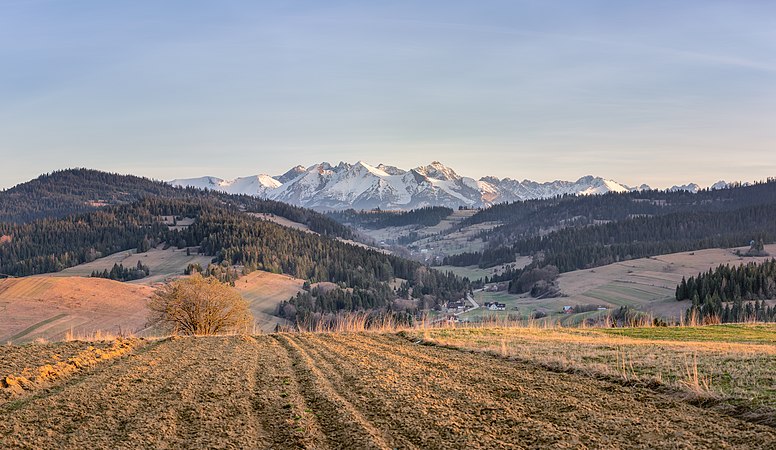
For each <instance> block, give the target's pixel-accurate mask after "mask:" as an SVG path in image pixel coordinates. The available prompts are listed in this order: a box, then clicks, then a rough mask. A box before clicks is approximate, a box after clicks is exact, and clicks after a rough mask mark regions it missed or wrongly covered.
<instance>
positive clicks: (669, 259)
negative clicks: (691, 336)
mask: <svg viewBox="0 0 776 450" xmlns="http://www.w3.org/2000/svg"><path fill="white" fill-rule="evenodd" d="M765 249H766V251H767V252H768V253H770V254H771V255H776V245H767V246H765ZM736 250H739V251H741V252H746V250H747V248H743V247H742V248H738V249H720V248H714V249H707V250H697V251H694V252H682V253H672V254H666V255H659V256H655V257H652V258H641V259H634V260H630V261H623V262H619V263H614V264H609V265H606V266H601V267H596V268H594V269H586V270H576V271H573V272H567V273H562V274H560V276H559V277H558V284H559V286H560V288H561V292H562V293H563V296H562V297H554V298H533V297H531V296H530V295H528V294H521V295H516V294H508V293H506V292H503V291H502V292H493V293H490V292H478V293H475V297H476V299H477V301H478V303H479V304H483V303H484V302H489V301H498V302H502V303H504V304H506V305H507V309H506V311H487V310H485V309H477V310H473V311H470V312H467V313H464V314H462V315H461V318H462V319H469V320H473V321H477V320H480V319H481V318H483V317H497V318H498V317H500V318H504V317H506V316H507V315H509V314H520V315H521V317H523V318H528V317H530V315H531V314H532V313H533V312H534V311H541V312H544V313H546V314H548V315H549V316H551V317H552V318H553V319H555V320H560V321H561V322H562V324H563V325H577V324H579V323H581V322H582V321H584V320H585V319H588V318H590V319H594V318H595V317H597V316H600V315H606V314H611V311H612V310H614V309H617V308H620V307H621V306H627V307H628V308H631V309H633V310H636V311H642V312H644V313H648V314H651V315H653V316H655V317H663V318H666V319H668V320H671V321H676V320H678V319H679V318H680V317H682V316H683V315H684V313H685V311H686V310H687V308H688V307H689V302H687V301H683V302H678V301H676V299H675V293H676V286H677V284H679V282H680V281H681V280H682V277H686V278H689V277H691V276H697V275H698V273H699V272H706V271H708V270H709V269H711V268H715V267H717V266H719V265H720V264H730V265H739V264H745V263H748V262H762V261H764V260H767V259H770V258H771V257H770V256H767V257H741V256H738V255H736V254H735V251H736ZM447 268H448V266H441V267H437V269H441V270H446V269H447ZM457 270H458V273H459V274H465V273H467V272H468V274H469V275H476V274H478V273H482V272H478V271H479V270H482V269H477V268H471V267H469V268H466V267H459V268H457ZM773 303H774V302H773V301H768V304H773ZM577 305H584V306H587V305H593V306H601V307H604V308H606V310H605V311H590V312H585V313H579V314H562V311H563V307H564V306H577Z"/></svg>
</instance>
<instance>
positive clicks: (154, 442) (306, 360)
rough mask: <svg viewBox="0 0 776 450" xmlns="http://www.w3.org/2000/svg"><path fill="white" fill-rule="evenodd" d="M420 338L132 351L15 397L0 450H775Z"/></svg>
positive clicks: (761, 434) (748, 434)
mask: <svg viewBox="0 0 776 450" xmlns="http://www.w3.org/2000/svg"><path fill="white" fill-rule="evenodd" d="M462 331H463V330H444V332H445V333H447V334H441V333H442V332H443V330H438V333H437V334H433V336H434V337H435V338H438V339H441V338H445V339H448V340H450V341H452V340H455V339H458V341H457V342H459V343H461V342H464V343H465V342H475V341H485V342H488V341H492V339H491V336H496V338H495V339H496V341H495V342H496V344H497V347H498V342H500V341H501V340H502V339H504V338H505V337H509V336H516V334H515V335H513V334H509V333H506V332H504V331H503V330H497V329H491V330H487V329H480V330H476V331H477V332H478V333H477V334H469V335H468V337H466V338H465V339H462V336H463V334H462ZM470 331H472V333H473V332H474V330H470ZM585 336H586V335H580V337H585ZM569 337H574V335H571V334H567V333H563V334H561V335H560V339H559V340H558V341H557V343H556V342H555V341H552V340H547V339H545V340H536V339H533V340H531V341H530V342H531V344H532V345H534V346H536V347H545V346H546V347H547V348H548V350H549V351H550V352H553V351H555V350H553V349H554V348H555V346H556V345H560V344H566V345H570V344H567V342H568V340H569V339H568V338H569ZM603 337H604V338H608V339H613V338H612V337H606V336H603ZM410 338H411V340H409V339H406V338H405V337H403V336H400V335H396V334H393V333H344V334H339V333H334V334H275V335H264V336H253V337H251V336H233V337H197V338H177V339H165V340H159V341H145V342H139V343H134V344H132V347H126V346H125V347H122V349H126V348H131V351H130V353H129V354H128V355H125V356H121V355H118V356H115V357H113V356H111V357H109V358H106V359H105V360H103V361H102V362H100V363H99V364H98V365H96V366H89V367H85V368H83V369H81V370H79V371H77V372H75V373H70V374H69V375H67V376H63V377H59V378H57V377H53V378H49V379H48V381H46V380H44V381H43V382H41V383H22V384H21V386H24V390H21V391H20V390H18V389H17V390H15V391H13V392H9V390H10V388H11V387H10V385H9V386H8V387H3V389H4V391H3V394H4V397H5V398H6V400H5V401H3V400H2V398H3V397H0V416H2V417H3V420H0V447H2V448H17V447H20V448H41V447H44V448H52V447H56V448H123V447H144V448H180V447H190V448H315V449H328V448H346V449H351V448H352V449H364V448H376V449H392V448H461V449H463V448H466V449H470V448H772V445H773V442H775V441H776V430H774V428H772V427H769V426H765V425H758V424H755V423H752V422H751V421H746V420H741V419H740V418H735V417H731V416H730V415H726V414H723V413H722V412H720V410H719V409H718V408H705V407H698V406H693V405H692V404H690V403H688V402H684V401H682V400H681V399H680V398H678V397H677V396H676V395H673V394H670V393H665V392H658V391H657V390H655V389H654V388H651V387H647V386H641V385H638V384H633V383H632V384H625V383H622V382H618V381H614V380H610V379H607V378H601V377H596V376H589V375H588V374H586V373H585V372H584V371H578V372H560V371H557V370H551V369H549V368H547V367H545V365H544V364H543V362H542V360H538V361H532V360H530V358H527V357H522V356H521V357H520V358H519V359H508V358H503V357H499V356H496V355H491V354H488V353H487V352H470V351H460V350H458V349H455V348H443V347H440V346H434V345H419V344H417V343H414V342H417V341H418V340H419V339H422V332H421V337H420V338H419V337H412V336H410ZM588 338H589V339H594V338H593V337H588ZM618 339H624V338H622V337H620V338H618ZM509 345H510V346H509V347H507V348H508V349H513V347H512V346H511V344H509ZM683 345H687V343H683ZM725 345H747V346H751V345H752V344H733V343H727V344H725ZM54 348H55V347H47V348H46V349H45V351H46V352H51V351H52V350H53V349H54ZM476 348H477V349H478V350H479V349H482V348H485V344H482V345H480V344H477V347H476ZM78 350H79V349H72V348H69V349H67V350H66V351H63V353H68V354H69V353H72V352H77V351H78ZM9 351H10V353H5V355H8V354H10V355H14V354H16V355H19V353H18V352H16V353H14V352H15V349H14V348H13V347H7V346H6V347H0V355H4V352H9ZM535 353H536V352H534V353H530V354H535ZM11 357H13V356H11ZM20 357H21V358H25V357H26V356H24V353H22V354H21V356H20ZM3 359H4V358H3V357H0V361H2V360H3ZM5 359H7V358H5ZM30 361H32V364H41V363H42V362H41V360H40V359H35V360H30ZM44 364H45V363H44ZM18 366H19V365H16V366H14V367H17V369H12V370H18ZM0 367H10V366H0ZM27 373H28V374H34V373H40V371H39V370H36V369H35V368H30V370H29V371H28V372H27ZM181 374H185V376H181ZM9 375H10V378H9ZM0 377H1V378H0V379H10V380H11V381H12V383H13V382H14V380H16V379H17V378H15V373H11V374H3V373H0Z"/></svg>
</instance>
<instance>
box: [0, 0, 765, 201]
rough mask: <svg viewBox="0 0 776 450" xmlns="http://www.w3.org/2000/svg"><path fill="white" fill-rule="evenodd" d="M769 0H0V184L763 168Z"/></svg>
mask: <svg viewBox="0 0 776 450" xmlns="http://www.w3.org/2000/svg"><path fill="white" fill-rule="evenodd" d="M775 123H776V2H772V1H751V2H747V1H729V2H715V1H706V0H704V1H697V2H696V1H666V2H661V1H649V2H636V1H622V0H619V1H574V2H572V1H549V0H537V1H514V0H513V1H485V0H483V1H439V2H435V1H406V2H405V1H358V2H356V1H352V2H349V1H325V2H324V1H310V2H295V1H277V2H273V1H260V2H255V1H246V2H240V1H209V2H198V1H140V0H133V1H107V2H106V1H79V0H48V1H47V0H0V161H2V164H0V187H9V186H11V185H13V184H16V183H18V182H22V181H26V180H28V179H30V178H33V177H35V176H37V175H38V174H40V173H43V172H47V171H51V170H55V169H60V168H66V167H94V168H99V169H104V170H110V171H117V172H122V173H135V174H138V175H145V176H150V177H154V178H158V179H171V178H179V177H191V176H200V175H215V176H220V177H224V178H230V177H236V176H243V175H252V174H258V173H269V174H272V175H276V174H279V173H282V172H284V171H285V170H286V169H288V168H289V167H291V166H293V165H296V164H303V165H310V164H314V163H317V162H320V161H324V160H326V161H330V162H332V163H335V162H338V161H340V160H345V161H349V162H355V161H357V160H364V161H367V162H370V163H372V164H378V163H381V162H383V163H392V164H396V165H398V166H400V167H404V168H410V167H414V166H417V165H420V164H426V163H428V162H430V161H432V160H440V161H442V162H444V163H446V164H448V165H449V166H451V167H453V168H454V169H456V170H457V171H458V172H459V173H461V174H464V175H469V176H473V177H480V176H484V175H495V176H499V177H507V176H508V177H511V178H518V179H523V178H529V179H534V180H539V181H545V180H553V179H576V178H578V177H580V176H583V175H587V174H593V175H599V176H604V177H608V178H613V179H616V180H618V181H620V182H623V183H627V184H631V185H635V184H641V183H649V184H651V185H653V186H657V187H666V186H670V185H672V184H677V183H685V182H689V181H695V182H698V183H701V184H710V183H712V182H714V181H716V180H718V179H726V180H728V181H730V180H756V179H762V178H765V177H767V176H776V126H774V124H775Z"/></svg>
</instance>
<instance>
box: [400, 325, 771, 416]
mask: <svg viewBox="0 0 776 450" xmlns="http://www.w3.org/2000/svg"><path fill="white" fill-rule="evenodd" d="M738 327H739V328H740V329H741V332H740V333H741V335H742V337H741V339H740V341H738V342H736V340H737V338H736V335H737V334H738V330H737V329H736V328H731V327H726V326H722V327H714V326H708V327H684V328H682V327H676V328H669V329H665V328H659V327H656V328H652V329H638V328H636V329H624V330H632V331H633V333H634V334H640V335H642V337H630V336H626V335H618V334H613V333H610V332H609V331H610V330H608V329H571V328H562V327H550V326H544V327H539V326H532V327H466V328H463V327H459V328H456V329H452V328H437V329H434V328H429V329H424V330H410V331H405V334H406V335H407V336H408V337H410V338H412V339H421V340H424V341H426V342H429V343H432V344H436V345H442V346H449V347H455V348H462V349H466V350H474V351H485V352H489V353H493V354H495V355H500V356H504V357H508V358H513V359H518V360H521V361H525V362H529V363H532V364H537V365H540V366H542V367H545V368H549V369H552V370H558V371H565V372H575V373H583V374H587V375H589V376H593V377H602V376H603V377H607V378H612V379H619V380H622V381H623V382H626V383H638V384H643V385H649V386H658V387H663V388H670V389H671V390H674V391H676V392H680V393H682V394H683V396H685V397H686V398H688V399H691V400H693V401H705V400H710V399H725V401H726V402H728V403H731V404H734V405H747V406H748V407H751V408H761V407H762V408H766V409H767V410H770V411H774V410H776V392H774V391H773V390H772V389H770V388H768V386H773V383H774V373H776V346H774V345H773V342H774V341H770V339H774V340H776V327H775V326H763V325H761V326H759V327H757V330H759V332H763V333H766V336H768V335H769V336H770V338H765V339H764V340H761V338H759V337H758V338H757V340H755V341H752V342H750V341H748V339H749V338H748V337H747V336H748V334H747V333H746V329H747V326H745V325H740V326H738ZM720 329H722V330H723V331H725V332H726V333H727V334H721V333H720ZM615 330H616V329H615ZM726 330H727V331H726ZM683 334H686V335H687V336H688V337H689V338H690V339H692V338H693V337H694V338H695V339H698V340H685V339H683V338H682V335H683ZM704 334H708V335H709V338H714V337H715V336H716V338H717V339H716V340H700V339H702V336H703V335H704ZM699 336H701V338H699ZM758 336H759V335H758ZM771 414H772V413H771Z"/></svg>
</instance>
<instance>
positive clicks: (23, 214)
mask: <svg viewBox="0 0 776 450" xmlns="http://www.w3.org/2000/svg"><path fill="white" fill-rule="evenodd" d="M145 198H167V199H179V200H191V201H195V202H204V201H215V202H219V203H222V204H224V205H229V206H232V207H235V208H238V209H240V210H242V211H246V212H258V213H267V214H275V215H277V216H281V217H285V218H287V219H289V220H291V221H294V222H299V223H302V224H305V225H307V226H308V227H309V228H310V230H312V231H315V232H316V233H319V234H323V235H326V236H336V237H341V238H343V239H351V238H353V232H352V230H350V229H349V228H348V227H346V226H344V225H342V224H341V223H339V222H337V221H335V220H333V219H331V218H329V217H327V216H326V215H324V214H321V213H319V212H316V211H313V210H310V209H306V208H301V207H298V206H293V205H289V204H287V203H283V202H278V201H274V200H267V199H262V198H258V197H254V196H250V195H232V194H226V193H223V192H218V191H208V190H200V189H195V188H179V187H173V186H170V185H169V184H166V183H163V182H161V181H156V180H151V179H148V178H141V177H136V176H133V175H119V174H116V173H107V172H102V171H98V170H91V169H67V170H60V171H55V172H52V173H50V174H44V175H41V176H40V177H38V178H36V179H34V180H31V181H29V182H26V183H22V184H20V185H18V186H15V187H13V188H11V189H7V190H4V191H0V222H11V223H17V224H19V223H29V222H33V221H36V220H41V219H57V218H62V217H66V216H69V215H73V214H82V213H87V212H91V211H97V210H99V209H101V208H105V207H108V206H117V205H121V204H129V203H133V202H136V201H139V200H142V199H145Z"/></svg>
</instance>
